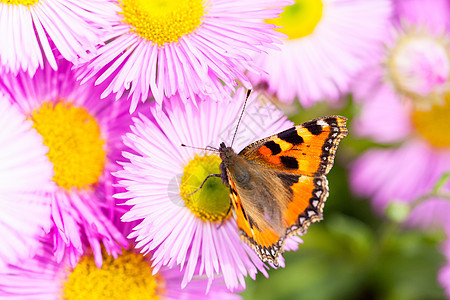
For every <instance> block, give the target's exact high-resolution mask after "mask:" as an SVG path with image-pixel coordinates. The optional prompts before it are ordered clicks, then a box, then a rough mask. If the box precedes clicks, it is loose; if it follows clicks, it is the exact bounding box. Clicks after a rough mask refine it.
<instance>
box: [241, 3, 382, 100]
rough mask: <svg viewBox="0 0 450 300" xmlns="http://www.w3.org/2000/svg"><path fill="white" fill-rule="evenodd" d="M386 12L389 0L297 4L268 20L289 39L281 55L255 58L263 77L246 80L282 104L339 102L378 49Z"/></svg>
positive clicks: (274, 54)
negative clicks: (264, 90) (272, 95)
mask: <svg viewBox="0 0 450 300" xmlns="http://www.w3.org/2000/svg"><path fill="white" fill-rule="evenodd" d="M390 14H391V5H390V1H388V0H373V1H360V0H350V1H348V0H323V1H320V0H296V1H295V4H293V5H291V6H288V7H286V9H285V11H284V12H283V13H282V14H281V17H280V18H279V19H276V20H267V21H266V22H271V23H272V22H273V23H274V24H276V25H279V26H281V27H282V29H279V30H280V31H281V32H282V33H285V34H286V35H287V37H288V38H287V39H283V40H282V43H283V44H282V46H281V51H274V50H269V51H268V52H267V53H262V54H260V55H258V56H257V58H256V63H257V65H258V67H260V68H261V69H263V70H264V71H266V73H263V74H261V75H260V76H253V75H251V76H250V78H251V79H252V82H253V83H254V84H255V85H259V87H262V88H264V89H267V90H268V92H269V93H271V94H275V95H276V97H277V98H278V99H279V100H280V101H281V102H289V103H290V102H292V101H294V100H295V99H298V100H299V101H300V103H301V104H302V105H303V106H305V107H309V106H311V105H313V104H314V103H316V102H318V101H321V100H324V99H326V100H329V101H337V100H338V99H339V97H340V96H341V95H342V93H345V92H347V91H348V90H349V86H350V82H351V80H352V79H353V78H354V76H355V75H356V73H357V72H359V71H360V70H361V68H362V66H363V65H364V63H365V62H366V60H367V59H368V58H370V57H371V56H373V55H374V53H375V50H376V49H377V48H378V47H379V46H380V42H381V41H382V39H383V38H384V37H385V35H386V29H387V24H388V21H389V18H390Z"/></svg>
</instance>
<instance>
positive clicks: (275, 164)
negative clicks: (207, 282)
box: [228, 116, 348, 265]
mask: <svg viewBox="0 0 450 300" xmlns="http://www.w3.org/2000/svg"><path fill="white" fill-rule="evenodd" d="M347 134H348V132H347V128H346V119H345V118H344V117H340V116H330V117H324V118H319V119H316V120H312V121H309V122H306V123H304V124H302V125H298V126H295V127H293V128H291V129H288V130H286V131H283V132H281V133H279V134H275V135H273V136H270V137H268V138H265V139H262V140H259V141H257V142H255V143H253V144H251V145H249V146H247V147H246V148H245V149H243V150H242V151H241V152H240V153H239V156H241V157H243V158H244V159H245V160H246V161H247V162H249V163H250V164H251V167H250V168H252V169H253V170H254V173H255V174H267V169H270V170H271V174H272V175H271V176H272V177H275V179H276V180H274V179H273V178H271V179H270V182H271V183H274V184H273V186H276V187H277V190H278V191H280V190H281V191H282V193H283V197H279V196H277V193H275V192H272V194H271V191H270V190H271V189H272V188H267V184H266V185H264V182H267V180H268V179H266V178H264V176H265V175H263V176H255V178H253V180H254V181H255V183H258V185H256V184H255V186H261V188H264V186H266V189H267V190H266V191H265V192H264V193H262V194H264V195H269V197H268V198H271V199H265V200H264V203H265V204H266V205H273V206H275V207H276V208H277V209H279V210H280V211H281V225H279V224H275V223H276V222H272V223H270V222H267V220H261V214H259V213H257V214H255V213H253V214H252V213H249V212H250V211H253V212H255V206H257V207H261V206H262V205H260V204H261V200H260V199H259V198H261V197H258V196H253V195H248V194H247V196H243V193H239V190H240V187H239V186H237V187H236V183H234V182H233V180H232V178H233V176H232V174H229V176H228V178H229V184H230V194H231V195H230V196H231V199H232V203H233V206H234V209H235V212H236V217H237V225H238V227H239V229H240V234H241V237H242V239H243V240H244V241H246V242H247V243H248V244H249V245H250V246H251V247H252V248H253V249H254V250H255V251H256V253H257V254H258V255H259V257H260V258H261V259H262V260H263V261H270V262H272V263H274V264H275V265H277V264H278V261H277V260H278V257H279V255H280V254H281V253H282V252H283V248H284V244H285V240H286V238H288V237H290V236H292V235H295V234H298V233H304V232H305V231H306V229H307V228H308V227H309V225H310V224H311V223H313V222H317V221H320V220H322V217H323V208H324V205H325V201H326V199H327V197H328V182H327V179H326V178H325V175H326V174H327V173H328V172H329V171H330V169H331V167H332V165H333V162H334V157H335V153H336V150H337V147H338V145H339V142H340V140H341V139H342V138H343V137H345V136H346V135H347ZM266 168H267V169H266ZM280 186H281V188H280ZM256 194H258V193H256ZM272 196H273V197H272ZM241 197H244V198H241ZM273 199H277V200H276V201H275V202H274V200H273ZM258 205H259V206H258ZM269 211H270V210H269ZM264 214H265V215H267V213H266V212H264ZM268 224H269V225H268ZM271 224H273V226H272V225H271ZM280 226H281V229H280Z"/></svg>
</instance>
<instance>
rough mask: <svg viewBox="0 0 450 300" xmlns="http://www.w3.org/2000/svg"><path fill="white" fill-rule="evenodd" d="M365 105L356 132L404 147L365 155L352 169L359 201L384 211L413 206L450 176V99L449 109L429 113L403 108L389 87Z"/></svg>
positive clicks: (448, 97)
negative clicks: (362, 198) (393, 206)
mask: <svg viewBox="0 0 450 300" xmlns="http://www.w3.org/2000/svg"><path fill="white" fill-rule="evenodd" d="M366 100H368V102H366V103H364V104H363V106H362V109H361V114H360V115H359V116H358V117H356V118H355V119H354V122H353V129H352V132H353V133H354V134H356V135H357V134H359V135H360V136H364V137H370V138H372V139H374V140H375V141H377V142H379V143H400V145H399V146H397V147H394V148H387V149H377V148H373V149H370V150H368V151H366V152H365V153H363V154H362V155H361V156H360V157H359V158H358V159H356V161H355V162H354V163H353V165H352V168H351V173H350V181H351V185H352V187H353V189H354V191H355V192H356V193H358V194H359V195H361V196H365V197H370V198H372V200H373V204H374V206H375V207H376V208H377V209H378V210H380V211H383V210H384V209H386V207H387V206H388V205H389V204H390V203H391V202H403V203H413V202H414V201H415V200H416V199H418V198H419V197H422V196H424V195H426V194H427V193H428V192H429V191H430V190H431V189H432V188H433V187H434V186H435V184H436V183H437V182H438V180H439V179H440V178H441V177H442V176H443V175H444V174H445V173H447V172H450V136H449V135H448V120H449V119H450V94H447V95H446V100H445V103H444V105H439V104H435V105H434V106H432V108H431V109H429V110H428V111H422V110H419V109H417V108H415V107H414V106H412V105H410V103H409V102H404V101H403V102H401V101H400V99H398V94H396V92H394V91H393V90H392V89H391V88H390V87H389V86H387V85H384V86H382V87H380V88H379V89H378V90H376V91H373V93H372V97H371V98H370V99H366Z"/></svg>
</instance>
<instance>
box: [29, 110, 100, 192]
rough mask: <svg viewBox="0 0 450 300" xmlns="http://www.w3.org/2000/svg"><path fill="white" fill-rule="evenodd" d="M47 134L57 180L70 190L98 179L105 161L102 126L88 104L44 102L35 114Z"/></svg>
mask: <svg viewBox="0 0 450 300" xmlns="http://www.w3.org/2000/svg"><path fill="white" fill-rule="evenodd" d="M31 120H32V121H33V127H34V128H36V130H37V131H38V132H39V134H40V135H41V136H42V137H43V138H44V144H45V145H46V146H47V147H48V148H49V151H48V153H47V155H48V158H49V160H50V161H51V162H52V163H53V169H54V172H55V175H54V177H53V180H54V181H55V182H56V184H58V185H59V186H60V187H63V188H65V189H67V190H69V189H71V188H72V187H75V188H78V189H81V188H89V187H90V185H92V184H95V183H97V182H98V179H99V177H100V176H101V175H102V172H103V168H104V165H105V159H106V154H105V150H104V149H103V144H104V141H103V140H102V139H101V133H100V128H99V126H98V124H97V121H96V120H95V119H94V117H92V116H91V115H90V114H89V113H88V112H87V111H86V110H85V109H84V108H79V107H74V106H72V104H70V103H66V102H59V103H57V104H52V103H44V104H42V106H41V107H39V108H38V109H36V110H35V111H33V113H32V115H31Z"/></svg>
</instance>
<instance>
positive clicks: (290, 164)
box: [280, 156, 298, 170]
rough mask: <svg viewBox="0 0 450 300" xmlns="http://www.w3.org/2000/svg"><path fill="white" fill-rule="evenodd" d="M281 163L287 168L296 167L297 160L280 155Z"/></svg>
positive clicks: (295, 168)
mask: <svg viewBox="0 0 450 300" xmlns="http://www.w3.org/2000/svg"><path fill="white" fill-rule="evenodd" d="M280 160H281V163H282V164H283V166H284V167H285V168H287V169H294V170H297V169H298V161H297V159H296V158H295V157H292V156H280Z"/></svg>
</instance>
